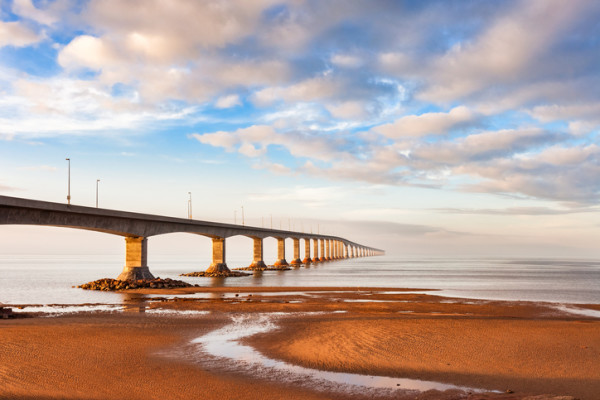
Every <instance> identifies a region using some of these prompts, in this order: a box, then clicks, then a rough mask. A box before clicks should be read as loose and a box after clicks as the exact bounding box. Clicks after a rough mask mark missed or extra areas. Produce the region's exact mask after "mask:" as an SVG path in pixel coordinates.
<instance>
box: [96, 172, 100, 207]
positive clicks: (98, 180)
mask: <svg viewBox="0 0 600 400" xmlns="http://www.w3.org/2000/svg"><path fill="white" fill-rule="evenodd" d="M99 182H100V179H96V208H98V183H99Z"/></svg>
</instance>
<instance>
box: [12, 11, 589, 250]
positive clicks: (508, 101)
mask: <svg viewBox="0 0 600 400" xmlns="http://www.w3.org/2000/svg"><path fill="white" fill-rule="evenodd" d="M599 20H600V2H597V1H595V0H589V1H586V0H572V1H563V0H539V1H538V0H524V1H502V2H482V1H447V0H444V1H383V0H382V1H373V0H368V1H367V0H365V1H346V0H344V1H318V0H315V1H310V0H306V1H303V0H289V1H278V0H254V1H248V0H239V1H233V0H232V1H225V0H224V1H202V2H199V1H184V0H168V1H167V0H139V1H134V0H132V1H118V0H87V1H76V0H55V1H50V0H39V1H35V0H0V194H2V195H7V196H16V197H27V198H35V199H41V200H48V201H56V202H64V201H66V191H67V162H66V161H65V158H67V157H69V158H71V188H72V189H71V190H72V202H73V203H74V204H81V205H90V206H93V205H94V203H95V189H96V179H100V180H101V181H100V184H99V189H100V193H99V197H100V205H101V206H102V207H107V208H115V209H125V210H130V211H140V212H148V213H157V214H164V215H173V216H180V217H185V216H186V214H187V200H188V192H191V193H192V197H193V212H194V217H195V218H198V219H208V220H216V221H223V222H233V221H234V216H235V217H236V218H237V222H238V223H239V222H240V220H241V213H242V211H241V207H242V206H243V207H244V216H245V222H246V223H247V224H255V225H259V226H260V225H263V224H264V225H267V226H268V225H270V224H271V219H272V220H273V225H274V227H279V226H280V225H281V226H282V227H283V228H286V227H288V226H289V227H290V228H294V229H297V230H304V231H310V230H311V229H312V230H313V231H317V230H319V231H320V232H324V233H329V234H337V235H340V236H345V237H348V238H349V239H351V240H356V241H360V242H363V243H365V244H368V245H372V246H375V247H382V248H385V249H386V250H387V251H388V253H392V254H431V255H444V254H452V255H465V256H466V255H500V256H513V255H515V256H517V255H518V256H523V255H528V256H565V257H566V256H569V257H574V256H580V257H598V256H599V255H600V252H599V250H598V243H599V239H600V214H599V211H600V208H599V206H598V201H599V198H600V145H599V144H598V142H599V132H600V89H599V88H600V24H598V21H599ZM39 229H40V228H22V227H21V228H12V227H4V228H2V230H1V231H0V238H3V241H4V243H5V245H4V246H5V247H6V246H9V247H10V248H13V247H12V246H14V244H15V243H16V242H17V241H21V239H22V238H23V237H27V236H28V235H33V236H31V237H35V234H36V232H41V231H40V230H39ZM44 232H45V231H44ZM52 232H55V231H54V230H53V231H52ZM61 235H63V236H61ZM67 235H73V234H72V233H63V232H62V231H61V232H56V236H55V237H56V238H61V237H67ZM40 237H42V236H40ZM86 237H87V236H86ZM6 243H8V244H6Z"/></svg>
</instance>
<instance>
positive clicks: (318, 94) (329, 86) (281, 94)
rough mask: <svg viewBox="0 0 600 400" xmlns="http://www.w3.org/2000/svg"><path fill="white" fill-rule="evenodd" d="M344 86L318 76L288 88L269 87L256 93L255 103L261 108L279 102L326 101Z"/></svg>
mask: <svg viewBox="0 0 600 400" xmlns="http://www.w3.org/2000/svg"><path fill="white" fill-rule="evenodd" d="M341 89H342V86H341V84H340V83H339V82H336V81H334V80H333V79H331V78H330V77H328V76H318V77H315V78H309V79H306V80H304V81H301V82H298V83H296V84H293V85H290V86H287V87H281V86H279V87H268V88H265V89H262V90H259V91H258V92H256V93H255V94H254V96H253V98H252V100H253V102H254V103H255V104H256V105H258V106H261V107H266V106H269V105H271V104H273V103H275V102H277V101H285V102H290V103H292V102H307V101H316V100H324V99H328V98H331V97H334V96H336V95H337V94H338V93H340V91H341Z"/></svg>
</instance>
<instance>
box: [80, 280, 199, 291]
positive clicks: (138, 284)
mask: <svg viewBox="0 0 600 400" xmlns="http://www.w3.org/2000/svg"><path fill="white" fill-rule="evenodd" d="M191 286H194V285H192V284H189V283H187V282H184V281H177V280H174V279H169V278H166V279H161V278H156V279H139V280H127V281H120V280H118V279H110V278H104V279H98V280H97V281H93V282H88V283H84V284H83V285H80V286H77V287H79V288H81V289H85V290H103V291H107V292H108V291H114V290H128V289H142V288H150V289H173V288H182V287H191ZM196 286H198V285H196Z"/></svg>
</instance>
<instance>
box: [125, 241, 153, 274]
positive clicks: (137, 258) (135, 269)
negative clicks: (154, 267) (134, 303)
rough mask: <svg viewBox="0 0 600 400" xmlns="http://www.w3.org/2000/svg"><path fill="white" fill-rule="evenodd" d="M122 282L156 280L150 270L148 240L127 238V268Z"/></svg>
mask: <svg viewBox="0 0 600 400" xmlns="http://www.w3.org/2000/svg"><path fill="white" fill-rule="evenodd" d="M117 279H118V280H120V281H126V280H138V279H154V275H152V274H151V273H150V270H149V269H148V239H147V238H145V237H141V236H135V237H126V238H125V267H124V268H123V271H122V272H121V274H120V275H119V277H118V278H117Z"/></svg>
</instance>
